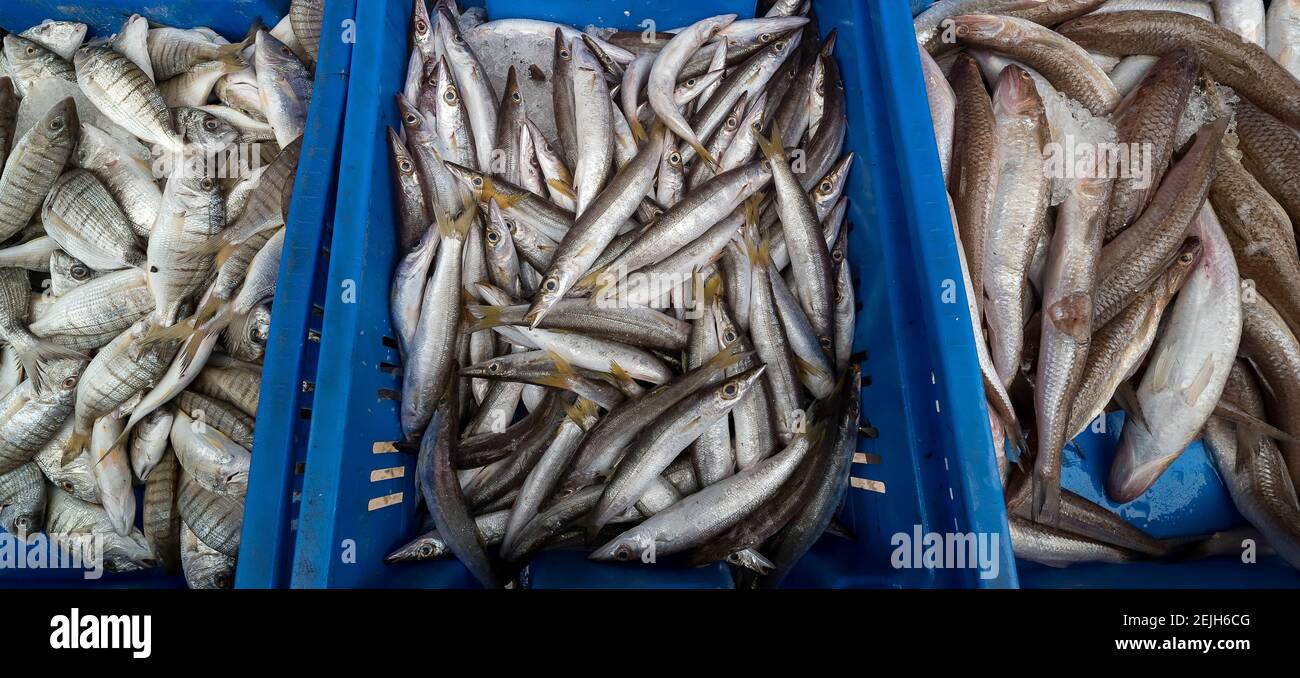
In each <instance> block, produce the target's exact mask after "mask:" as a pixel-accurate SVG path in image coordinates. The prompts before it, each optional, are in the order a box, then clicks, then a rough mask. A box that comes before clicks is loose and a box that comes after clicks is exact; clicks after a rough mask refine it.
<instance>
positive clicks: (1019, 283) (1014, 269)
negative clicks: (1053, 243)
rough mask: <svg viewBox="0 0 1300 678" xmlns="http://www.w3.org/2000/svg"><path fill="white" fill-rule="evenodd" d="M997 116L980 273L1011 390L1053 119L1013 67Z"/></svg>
mask: <svg viewBox="0 0 1300 678" xmlns="http://www.w3.org/2000/svg"><path fill="white" fill-rule="evenodd" d="M993 115H994V120H995V122H996V130H997V138H998V149H997V156H998V157H997V160H995V162H996V163H997V166H998V167H999V170H998V187H997V192H996V194H995V197H994V199H993V203H994V204H993V212H992V215H991V219H990V221H989V224H988V231H987V232H986V233H985V235H984V263H983V265H982V266H981V267H980V268H981V269H982V271H983V276H984V291H985V293H986V294H987V295H988V301H987V303H986V304H985V305H984V310H985V314H986V315H987V317H988V323H989V346H990V349H991V351H990V352H991V354H992V358H993V363H994V365H995V366H996V367H997V374H998V378H999V379H1000V380H1001V381H1002V384H1003V385H1004V386H1007V385H1010V383H1011V381H1012V379H1013V378H1014V377H1015V375H1016V372H1017V371H1018V370H1019V369H1020V356H1021V350H1022V346H1023V343H1024V338H1023V327H1024V324H1025V323H1024V316H1023V310H1022V309H1023V306H1024V304H1023V298H1022V295H1023V294H1024V288H1025V280H1026V277H1027V275H1028V272H1029V264H1030V260H1031V257H1032V255H1033V250H1034V247H1035V245H1036V243H1037V242H1038V239H1039V235H1040V233H1042V229H1043V225H1044V223H1045V217H1046V211H1047V207H1048V198H1049V195H1048V194H1049V192H1050V191H1049V184H1050V182H1049V181H1048V179H1047V177H1046V176H1045V174H1044V172H1043V149H1044V145H1045V144H1046V143H1047V140H1048V130H1047V119H1046V115H1045V113H1044V109H1043V102H1042V99H1041V98H1039V95H1038V91H1037V89H1036V88H1035V87H1034V85H1033V79H1032V77H1031V76H1030V75H1029V74H1028V73H1026V72H1025V71H1024V70H1023V69H1021V68H1019V67H1017V66H1009V67H1007V69H1006V70H1004V71H1003V72H1002V75H1001V76H1000V77H999V78H998V83H997V88H996V91H995V93H994V101H993Z"/></svg>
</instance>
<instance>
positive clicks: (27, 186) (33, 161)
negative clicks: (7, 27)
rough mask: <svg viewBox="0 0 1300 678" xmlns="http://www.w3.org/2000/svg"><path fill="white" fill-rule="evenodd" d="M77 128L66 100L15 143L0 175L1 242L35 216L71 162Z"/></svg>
mask: <svg viewBox="0 0 1300 678" xmlns="http://www.w3.org/2000/svg"><path fill="white" fill-rule="evenodd" d="M6 37H12V36H6ZM77 126H78V118H77V109H76V107H75V106H74V104H73V101H72V99H64V100H63V101H61V102H59V103H58V104H56V105H54V106H53V107H52V108H50V110H49V111H48V112H46V114H45V115H44V116H42V117H41V119H40V122H38V123H37V124H36V126H35V127H33V128H32V129H30V130H28V132H27V133H26V134H24V135H23V136H22V138H21V139H18V140H17V141H16V142H15V143H14V145H13V148H12V150H10V152H9V157H8V159H7V160H6V161H5V165H4V171H3V173H2V174H0V240H8V239H9V238H11V237H13V235H14V234H16V233H18V232H19V231H21V230H23V228H24V227H26V226H27V223H28V222H29V221H31V219H32V217H33V216H35V215H36V213H37V210H39V209H40V207H41V203H42V201H44V200H45V197H46V195H48V194H49V192H50V189H51V188H52V187H53V186H54V183H55V182H56V181H58V179H59V173H60V172H61V171H62V170H63V166H64V165H65V164H66V163H67V162H68V156H69V155H70V154H71V152H72V146H73V144H74V143H75V142H76V129H77Z"/></svg>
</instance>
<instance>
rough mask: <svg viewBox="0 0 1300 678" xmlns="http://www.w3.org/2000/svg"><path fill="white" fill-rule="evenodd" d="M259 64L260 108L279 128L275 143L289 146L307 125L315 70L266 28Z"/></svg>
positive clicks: (274, 127)
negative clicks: (310, 68) (309, 69)
mask: <svg viewBox="0 0 1300 678" xmlns="http://www.w3.org/2000/svg"><path fill="white" fill-rule="evenodd" d="M255 65H256V70H257V91H258V95H259V100H260V101H259V103H260V104H261V107H260V110H261V112H262V114H263V115H265V116H266V120H267V122H269V123H270V124H271V129H272V130H274V131H275V142H276V143H277V144H279V145H280V147H281V148H285V147H287V146H288V145H289V143H290V142H292V141H294V140H295V139H297V138H299V137H301V136H302V134H303V130H304V128H305V127H306V126H307V104H308V103H309V102H310V101H311V95H312V77H311V72H310V71H308V70H307V67H306V66H304V65H303V63H302V62H301V61H299V60H298V57H297V56H295V55H294V53H293V50H291V49H289V48H288V47H287V46H285V44H284V43H282V42H280V41H279V40H276V39H275V38H274V37H272V36H271V34H270V33H267V32H266V31H258V33H257V58H256V64H255ZM198 103H203V102H198Z"/></svg>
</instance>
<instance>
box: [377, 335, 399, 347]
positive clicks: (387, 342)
mask: <svg viewBox="0 0 1300 678" xmlns="http://www.w3.org/2000/svg"><path fill="white" fill-rule="evenodd" d="M380 341H382V342H384V346H387V347H388V348H397V340H396V339H394V338H392V337H389V336H384V337H383V338H382V339H381V340H380Z"/></svg>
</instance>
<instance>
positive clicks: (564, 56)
mask: <svg viewBox="0 0 1300 678" xmlns="http://www.w3.org/2000/svg"><path fill="white" fill-rule="evenodd" d="M569 56H570V54H569V50H568V49H565V48H560V58H561V59H566V60H567V59H568V58H569Z"/></svg>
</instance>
